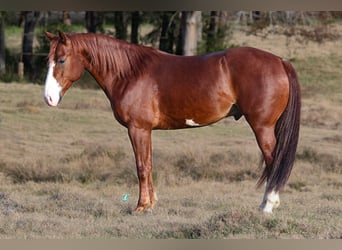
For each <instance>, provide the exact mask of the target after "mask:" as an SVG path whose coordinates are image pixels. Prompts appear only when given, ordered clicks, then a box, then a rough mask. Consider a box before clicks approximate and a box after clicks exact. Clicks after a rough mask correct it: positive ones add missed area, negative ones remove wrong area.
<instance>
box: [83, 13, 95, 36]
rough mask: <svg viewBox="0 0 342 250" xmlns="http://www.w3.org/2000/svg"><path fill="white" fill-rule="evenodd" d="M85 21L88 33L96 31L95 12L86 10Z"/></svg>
mask: <svg viewBox="0 0 342 250" xmlns="http://www.w3.org/2000/svg"><path fill="white" fill-rule="evenodd" d="M85 23H86V29H87V32H88V33H96V12H95V11H86V13H85Z"/></svg>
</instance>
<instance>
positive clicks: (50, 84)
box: [44, 62, 62, 106]
mask: <svg viewBox="0 0 342 250" xmlns="http://www.w3.org/2000/svg"><path fill="white" fill-rule="evenodd" d="M54 67H55V63H54V62H52V63H50V65H49V70H48V74H47V76H46V80H45V89H44V99H45V101H46V103H47V104H49V105H50V106H57V105H58V103H59V101H60V99H61V94H62V87H61V85H60V84H59V83H58V82H57V80H56V78H54V77H53V69H54Z"/></svg>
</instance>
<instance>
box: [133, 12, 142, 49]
mask: <svg viewBox="0 0 342 250" xmlns="http://www.w3.org/2000/svg"><path fill="white" fill-rule="evenodd" d="M139 24H140V13H139V11H133V12H132V24H131V27H132V31H131V43H135V44H138V43H139V37H138V36H139V32H138V31H139Z"/></svg>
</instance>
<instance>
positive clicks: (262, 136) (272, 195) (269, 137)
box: [254, 126, 280, 213]
mask: <svg viewBox="0 0 342 250" xmlns="http://www.w3.org/2000/svg"><path fill="white" fill-rule="evenodd" d="M254 131H255V136H256V138H257V142H258V145H259V147H260V149H261V151H262V154H263V157H264V161H265V168H264V171H263V173H262V176H261V177H260V179H259V182H258V185H259V186H260V185H261V184H262V183H263V182H266V188H265V193H264V196H263V199H262V202H261V205H260V210H261V211H263V212H265V213H272V210H273V208H277V207H278V206H279V205H280V199H279V191H276V190H273V189H271V190H270V188H269V187H268V185H267V180H268V178H269V176H270V174H271V166H272V162H273V155H272V154H273V151H274V148H275V145H276V137H275V134H274V126H266V127H261V128H259V129H254Z"/></svg>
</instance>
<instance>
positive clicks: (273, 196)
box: [260, 190, 280, 214]
mask: <svg viewBox="0 0 342 250" xmlns="http://www.w3.org/2000/svg"><path fill="white" fill-rule="evenodd" d="M279 205H280V198H279V192H276V191H273V190H272V191H271V192H269V193H267V192H266V191H265V194H264V198H263V200H262V203H261V205H260V209H261V211H263V212H264V213H270V214H271V213H272V209H273V208H277V207H279Z"/></svg>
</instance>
